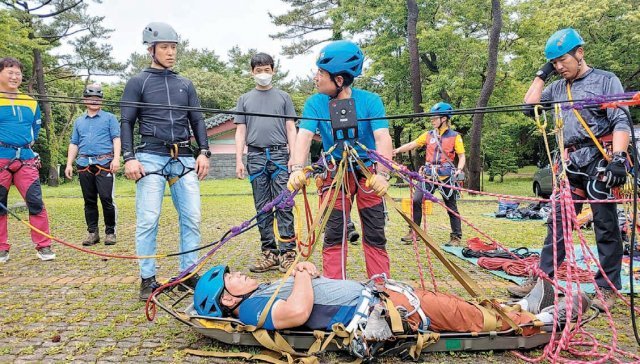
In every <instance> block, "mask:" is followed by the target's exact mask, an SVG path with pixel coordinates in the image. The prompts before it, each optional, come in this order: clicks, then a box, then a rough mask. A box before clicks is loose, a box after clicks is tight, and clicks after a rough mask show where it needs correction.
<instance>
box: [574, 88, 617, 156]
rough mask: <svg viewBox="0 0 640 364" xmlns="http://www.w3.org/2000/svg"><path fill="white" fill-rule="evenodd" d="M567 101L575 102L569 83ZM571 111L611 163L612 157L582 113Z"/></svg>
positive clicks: (575, 110)
mask: <svg viewBox="0 0 640 364" xmlns="http://www.w3.org/2000/svg"><path fill="white" fill-rule="evenodd" d="M567 99H568V100H569V101H573V97H572V96H571V85H570V84H569V83H568V82H567ZM571 105H573V102H571ZM571 110H573V113H574V114H575V115H576V118H577V119H578V121H579V122H580V124H582V127H583V128H584V130H586V131H587V134H589V136H590V137H591V140H593V143H594V144H595V145H596V147H598V150H599V151H600V153H602V156H603V157H604V159H605V160H606V161H607V162H610V161H611V157H609V155H608V154H607V152H605V150H604V148H603V147H602V145H601V144H600V141H598V138H596V136H595V135H593V132H592V131H591V128H589V125H587V122H586V121H585V120H584V118H583V117H582V115H580V112H579V111H578V110H577V109H575V108H572V109H571Z"/></svg>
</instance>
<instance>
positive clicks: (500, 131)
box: [482, 125, 518, 182]
mask: <svg viewBox="0 0 640 364" xmlns="http://www.w3.org/2000/svg"><path fill="white" fill-rule="evenodd" d="M487 129H488V130H486V132H485V135H484V140H483V142H484V143H483V145H482V152H483V155H484V164H485V167H486V170H487V173H488V174H489V181H493V178H494V177H495V176H499V177H500V182H502V181H503V179H504V175H505V174H507V173H510V172H517V171H518V158H517V150H516V145H517V144H516V143H515V142H514V138H513V137H512V134H511V133H510V130H509V129H510V128H509V127H508V126H507V125H490V128H487Z"/></svg>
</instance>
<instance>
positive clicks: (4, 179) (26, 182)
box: [0, 159, 51, 250]
mask: <svg viewBox="0 0 640 364" xmlns="http://www.w3.org/2000/svg"><path fill="white" fill-rule="evenodd" d="M24 162H25V163H26V164H25V165H22V162H21V161H19V160H16V161H13V162H12V163H11V164H10V165H9V166H8V168H5V167H6V166H7V164H8V163H9V160H8V159H0V202H2V204H4V205H5V206H7V197H8V195H9V188H10V187H11V185H12V184H13V185H15V186H16V188H17V189H18V192H20V195H21V196H22V198H23V199H24V201H25V202H26V203H27V208H28V209H29V223H31V225H33V226H35V227H36V228H38V229H40V230H42V231H44V232H45V233H47V234H48V233H49V217H48V216H47V210H46V209H45V208H44V202H42V189H41V188H40V179H39V178H40V176H39V175H38V170H37V169H36V168H35V167H34V166H33V165H34V164H35V162H36V161H35V160H33V159H31V160H27V161H24ZM7 207H8V206H7ZM0 210H2V211H0V250H9V248H10V245H9V244H8V242H7V240H8V237H7V211H6V210H4V209H0ZM31 240H32V241H33V242H34V244H36V249H41V248H44V247H47V246H50V245H51V239H49V238H47V237H46V236H43V235H41V234H40V233H37V232H35V231H33V230H32V231H31Z"/></svg>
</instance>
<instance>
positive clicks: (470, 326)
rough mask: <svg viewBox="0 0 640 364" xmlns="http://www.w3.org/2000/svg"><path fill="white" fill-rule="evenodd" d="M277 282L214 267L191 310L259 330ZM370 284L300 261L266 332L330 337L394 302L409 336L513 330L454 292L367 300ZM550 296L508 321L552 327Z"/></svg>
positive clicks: (539, 292)
mask: <svg viewBox="0 0 640 364" xmlns="http://www.w3.org/2000/svg"><path fill="white" fill-rule="evenodd" d="M280 283H281V281H280V280H278V281H275V282H273V283H263V284H259V283H258V281H256V280H255V279H252V278H249V277H248V276H246V275H245V274H242V273H240V272H233V273H231V272H230V271H229V268H228V267H227V266H226V265H219V266H216V267H213V268H212V269H211V270H209V271H208V272H207V273H206V274H205V275H203V276H202V278H200V280H199V281H198V284H197V286H196V289H195V293H194V308H195V310H196V311H197V312H198V314H199V315H202V316H210V317H237V318H238V319H239V320H240V321H242V322H243V323H244V324H245V325H256V324H257V323H258V320H259V318H260V315H261V313H262V311H263V310H264V308H265V307H266V306H267V303H268V301H269V299H270V298H271V296H272V294H273V292H274V291H275V290H276V288H277V287H278V286H279V285H280ZM372 286H373V285H364V284H361V283H358V282H356V281H352V280H334V279H328V278H324V277H319V275H318V271H317V268H316V267H315V265H313V264H312V263H310V262H301V263H298V264H297V265H296V267H295V268H294V271H293V273H292V277H290V278H288V279H287V280H286V281H285V283H284V284H283V285H282V288H281V289H280V291H279V293H278V295H277V298H276V299H275V300H274V302H273V304H272V305H271V307H270V308H269V312H268V314H267V316H266V320H265V322H264V325H263V328H265V329H267V330H278V329H289V328H297V327H305V328H307V329H311V330H329V331H330V330H331V328H332V326H333V325H334V324H336V323H342V324H344V326H345V327H348V326H349V324H350V323H352V322H353V321H354V320H353V319H354V316H356V315H357V316H363V317H364V320H366V319H367V317H369V314H370V312H371V311H373V310H374V308H375V307H376V306H379V307H378V308H380V307H383V306H381V305H382V304H385V302H384V301H385V300H389V301H391V302H392V303H393V306H395V307H396V309H397V310H398V312H399V313H400V315H401V316H402V319H403V321H404V324H405V327H408V328H410V330H413V331H416V330H417V329H421V330H430V331H435V332H483V331H503V330H508V329H509V328H510V326H509V324H508V323H507V322H505V320H503V319H501V317H500V315H499V314H498V313H497V312H496V311H495V310H492V309H488V310H487V309H484V308H479V307H478V306H476V305H474V304H472V303H468V302H466V301H464V300H463V299H462V298H460V297H457V296H454V295H451V294H446V293H440V292H431V291H427V290H422V289H415V290H414V289H412V288H411V287H409V286H407V285H405V284H402V283H396V282H393V281H386V284H385V287H384V289H382V292H383V293H382V294H379V295H375V294H374V295H372V294H371V293H372V292H371V290H372ZM553 296H554V290H553V286H552V285H551V284H549V283H548V282H545V281H543V280H541V279H539V280H538V283H537V284H536V287H535V288H534V289H533V290H532V291H531V292H530V293H529V294H528V295H527V296H526V297H524V298H523V299H522V300H520V301H518V302H517V304H518V305H520V307H521V310H506V311H509V312H508V313H507V315H508V317H509V318H511V320H513V322H515V324H517V325H523V324H528V323H531V322H533V321H535V320H538V321H540V322H542V323H543V324H545V325H550V324H552V323H553V319H554V317H553V312H554V306H553ZM581 297H582V302H581V308H582V311H583V312H585V311H586V310H587V309H588V307H589V306H590V305H591V302H590V301H589V298H588V297H587V296H586V295H584V294H582V295H581ZM577 298H578V296H577V295H574V300H573V302H574V308H573V310H572V311H573V314H572V317H571V320H572V321H574V320H576V318H577V313H578V299H577ZM363 301H364V304H363ZM386 304H387V305H388V304H389V303H386ZM383 308H384V307H383ZM566 317H567V314H566V303H565V300H564V298H561V300H560V303H559V304H558V321H560V322H564V321H566ZM355 321H357V320H355ZM487 323H493V327H486V325H487ZM538 331H539V327H534V326H532V325H530V326H528V327H526V328H525V329H524V331H523V335H533V334H535V333H537V332H538Z"/></svg>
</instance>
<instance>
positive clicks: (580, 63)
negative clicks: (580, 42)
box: [567, 53, 584, 82]
mask: <svg viewBox="0 0 640 364" xmlns="http://www.w3.org/2000/svg"><path fill="white" fill-rule="evenodd" d="M569 55H570V56H571V57H573V59H575V60H576V61H578V69H577V70H576V76H575V77H574V78H572V79H570V80H567V81H570V82H573V81H575V79H576V78H578V75H579V74H580V71H581V70H582V62H583V61H584V58H580V59H578V58H576V56H575V53H569Z"/></svg>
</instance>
